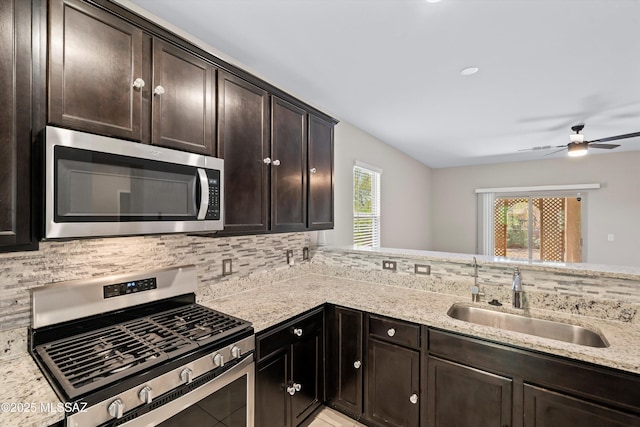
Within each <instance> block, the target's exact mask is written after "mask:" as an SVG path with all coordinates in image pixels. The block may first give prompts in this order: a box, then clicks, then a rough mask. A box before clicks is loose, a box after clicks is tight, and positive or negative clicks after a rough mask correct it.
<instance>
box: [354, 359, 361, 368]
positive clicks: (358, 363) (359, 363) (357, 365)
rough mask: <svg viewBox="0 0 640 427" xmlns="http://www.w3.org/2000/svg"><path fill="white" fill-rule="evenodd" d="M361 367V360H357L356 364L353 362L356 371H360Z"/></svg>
mask: <svg viewBox="0 0 640 427" xmlns="http://www.w3.org/2000/svg"><path fill="white" fill-rule="evenodd" d="M360 366H362V362H361V361H359V360H356V361H355V362H353V367H354V368H356V369H360Z"/></svg>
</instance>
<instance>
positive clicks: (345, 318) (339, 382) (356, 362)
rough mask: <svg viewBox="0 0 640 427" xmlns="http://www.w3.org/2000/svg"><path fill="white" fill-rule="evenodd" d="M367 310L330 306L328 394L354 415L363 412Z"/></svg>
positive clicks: (335, 404)
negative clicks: (364, 330)
mask: <svg viewBox="0 0 640 427" xmlns="http://www.w3.org/2000/svg"><path fill="white" fill-rule="evenodd" d="M363 318H364V313H362V312H361V311H359V310H352V309H350V308H344V307H330V308H329V309H328V313H327V319H328V324H329V325H330V326H329V327H328V328H327V334H328V346H329V349H330V350H329V351H328V352H327V382H328V387H327V390H328V392H327V394H328V396H327V397H328V399H329V401H330V403H331V405H332V406H333V407H334V408H336V409H339V410H340V411H342V412H345V413H347V414H349V415H350V416H352V417H354V418H360V417H361V416H362V412H363V403H362V395H363V390H362V387H363V378H364V376H363V372H364V367H363V353H364V347H363V346H364V342H363V339H362V338H363V325H364V323H363V322H364V319H363Z"/></svg>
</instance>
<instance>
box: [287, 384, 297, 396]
mask: <svg viewBox="0 0 640 427" xmlns="http://www.w3.org/2000/svg"><path fill="white" fill-rule="evenodd" d="M287 393H289V394H290V395H291V396H293V395H294V394H296V389H295V387H294V386H289V387H287Z"/></svg>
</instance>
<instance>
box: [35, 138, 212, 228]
mask: <svg viewBox="0 0 640 427" xmlns="http://www.w3.org/2000/svg"><path fill="white" fill-rule="evenodd" d="M44 147H45V153H44V160H45V184H44V189H45V195H44V203H45V215H44V220H45V224H44V238H45V239H59V238H73V237H98V236H124V235H139V234H158V233H180V232H204V231H216V230H221V229H222V228H223V222H224V221H223V220H224V218H223V212H224V206H223V200H224V197H223V194H224V182H223V178H224V162H223V160H222V159H217V158H214V157H208V156H203V155H200V154H193V153H187V152H183V151H177V150H170V149H167V148H162V147H156V146H153V145H147V144H139V143H135V142H131V141H125V140H120V139H115V138H109V137H104V136H98V135H92V134H88V133H84V132H78V131H73V130H68V129H61V128H57V127H51V126H47V128H46V135H45V143H44Z"/></svg>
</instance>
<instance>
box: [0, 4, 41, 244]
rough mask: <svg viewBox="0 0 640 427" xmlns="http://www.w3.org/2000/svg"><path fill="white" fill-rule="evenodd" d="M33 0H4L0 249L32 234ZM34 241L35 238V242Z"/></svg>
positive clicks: (0, 11)
mask: <svg viewBox="0 0 640 427" xmlns="http://www.w3.org/2000/svg"><path fill="white" fill-rule="evenodd" d="M30 94H31V2H29V1H23V0H3V1H2V2H0V99H2V108H0V251H3V250H6V249H9V248H12V249H35V248H36V247H35V246H34V247H25V245H27V246H30V245H31V244H32V242H33V241H32V239H34V236H32V233H31V194H32V193H31V97H30ZM33 244H34V245H36V244H37V243H35V242H33Z"/></svg>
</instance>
